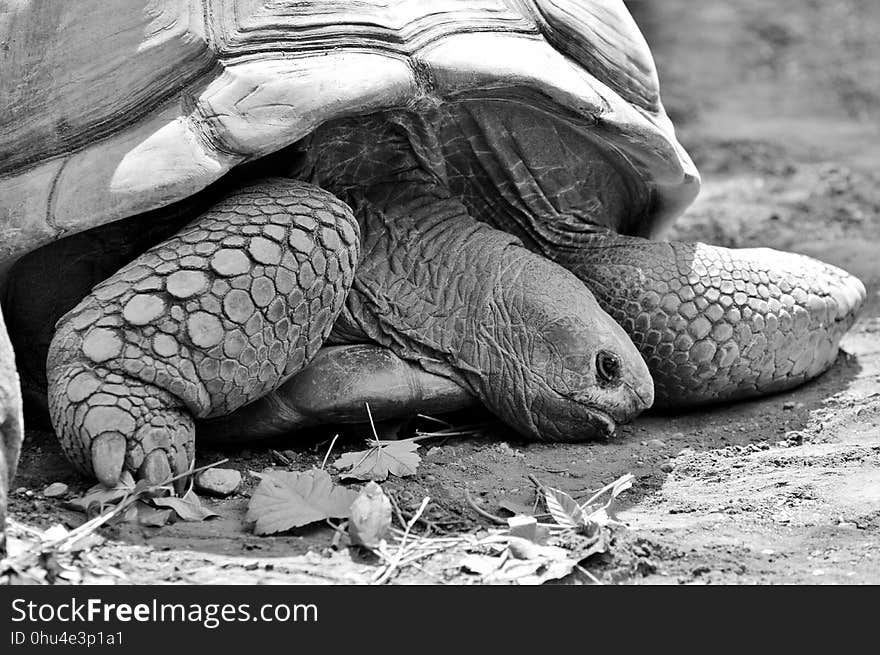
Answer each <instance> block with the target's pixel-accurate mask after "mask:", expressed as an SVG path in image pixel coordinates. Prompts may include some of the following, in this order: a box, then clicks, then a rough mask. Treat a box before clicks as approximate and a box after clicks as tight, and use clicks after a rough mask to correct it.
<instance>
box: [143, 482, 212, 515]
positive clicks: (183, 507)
mask: <svg viewBox="0 0 880 655" xmlns="http://www.w3.org/2000/svg"><path fill="white" fill-rule="evenodd" d="M152 503H153V504H154V505H155V506H157V507H168V508H170V509H173V510H174V511H175V513H176V514H177V515H178V516H179V517H180V518H181V519H183V520H184V521H204V520H205V519H209V518H211V517H212V516H219V514H217V512H212V511H211V510H209V509H208V508H207V507H204V506H202V501H201V500H199V497H198V496H197V495H196V494H195V493H194V492H193V491H192V489H190V490H189V491H187V492H186V495H185V496H184V497H183V498H175V497H174V496H170V497H168V498H153V499H152Z"/></svg>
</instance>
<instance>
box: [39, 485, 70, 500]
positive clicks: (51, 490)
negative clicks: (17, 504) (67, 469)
mask: <svg viewBox="0 0 880 655" xmlns="http://www.w3.org/2000/svg"><path fill="white" fill-rule="evenodd" d="M66 493H67V485H66V484H64V483H63V482H53V483H52V484H50V485H49V486H48V487H46V488H45V489H43V495H44V496H45V497H46V498H60V497H61V496H63V495H64V494H66Z"/></svg>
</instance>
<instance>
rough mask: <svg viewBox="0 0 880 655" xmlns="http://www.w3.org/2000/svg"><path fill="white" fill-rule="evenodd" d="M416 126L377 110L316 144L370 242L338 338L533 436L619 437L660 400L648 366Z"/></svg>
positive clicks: (322, 135) (328, 181)
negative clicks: (426, 377) (610, 366)
mask: <svg viewBox="0 0 880 655" xmlns="http://www.w3.org/2000/svg"><path fill="white" fill-rule="evenodd" d="M410 127H411V126H410V125H405V124H403V122H402V121H401V120H400V119H399V117H395V119H392V120H390V121H389V120H380V119H379V118H378V117H376V118H375V119H374V120H369V121H366V122H364V123H361V124H359V125H356V126H355V125H352V124H340V125H336V126H329V127H328V129H326V130H322V131H319V133H318V134H316V135H315V137H314V139H313V141H312V143H311V152H312V153H314V156H313V157H312V158H311V162H312V167H311V170H310V178H309V179H310V181H311V182H313V183H315V184H318V185H319V186H321V187H322V188H326V189H329V190H331V191H333V192H334V193H335V194H337V195H338V196H339V197H341V198H343V199H344V200H345V201H346V202H347V203H348V204H349V205H350V206H351V207H352V209H353V210H354V214H355V216H356V217H357V219H358V222H359V224H360V229H361V237H362V242H363V250H362V256H361V260H360V263H359V265H358V269H357V273H356V276H355V281H354V285H353V287H352V290H351V292H350V293H349V295H348V299H347V301H346V306H345V309H344V310H343V313H342V315H341V316H340V318H339V319H338V320H337V322H336V325H335V327H334V332H333V334H332V335H331V341H332V342H336V343H345V342H358V341H360V342H363V341H369V342H373V343H378V344H380V345H383V346H385V347H387V348H389V349H391V350H392V351H393V352H395V353H396V354H397V355H398V356H400V357H402V358H404V359H406V360H410V361H415V362H417V363H418V364H419V365H420V366H421V367H422V368H423V369H425V370H427V371H430V372H432V373H436V374H439V375H442V376H445V377H449V378H452V379H454V380H456V381H457V382H459V383H460V384H461V385H462V386H464V387H465V388H467V389H469V390H470V391H471V392H472V393H473V394H474V395H475V396H476V397H477V398H479V399H480V400H481V401H482V402H483V403H484V404H485V405H486V406H487V407H488V408H489V409H491V410H492V411H493V412H494V413H496V414H497V415H499V416H500V417H501V418H502V419H503V420H504V421H505V422H506V423H508V424H509V425H512V426H515V427H516V428H517V429H518V430H519V431H520V432H521V433H522V434H524V435H526V436H530V437H532V438H539V439H548V440H578V439H586V438H590V437H595V436H597V435H603V436H607V435H608V434H610V432H612V431H613V429H614V427H615V425H616V424H617V423H623V422H627V421H629V420H631V419H632V418H633V417H634V416H635V415H636V414H638V413H639V412H641V411H642V410H643V409H645V408H647V407H649V406H650V404H651V402H652V401H653V388H652V383H651V380H650V375H649V374H648V371H647V368H646V367H645V365H644V362H643V361H642V359H641V358H640V357H639V355H638V353H637V352H636V351H635V350H634V349H633V348H632V344H631V342H630V341H629V339H628V337H627V336H626V335H625V333H624V332H623V331H622V330H621V329H620V328H619V326H618V325H617V324H616V323H615V322H614V321H613V320H611V319H610V318H609V317H608V316H607V315H606V314H605V313H604V312H602V311H601V310H600V309H599V307H598V305H597V304H596V302H595V299H594V298H593V296H592V294H590V292H589V291H588V290H587V289H586V287H584V286H583V284H581V283H580V282H579V281H578V280H577V279H576V278H575V277H574V276H573V275H572V274H571V273H569V272H568V271H566V270H565V269H563V268H562V267H560V266H558V265H556V264H554V263H553V262H551V261H549V260H547V259H545V258H543V257H540V256H538V255H536V254H534V253H533V252H531V251H530V250H528V249H527V248H525V247H523V245H522V243H521V242H520V241H519V240H518V239H517V238H516V237H515V236H513V235H511V234H509V233H506V232H502V231H500V230H497V229H495V228H492V227H490V226H489V225H487V224H486V223H485V222H480V221H477V220H475V219H474V218H473V217H472V216H471V215H470V214H469V212H468V209H467V207H466V206H465V205H464V204H463V203H462V202H461V200H460V199H459V198H457V197H455V196H454V195H453V194H451V193H450V192H449V190H448V189H447V188H446V187H445V186H444V185H443V184H441V181H440V178H439V176H438V174H437V171H436V170H435V169H433V168H432V161H431V156H432V152H436V150H433V149H431V148H429V147H426V145H425V141H416V142H415V143H416V145H415V146H413V141H411V140H410V138H409V136H408V135H409V132H408V131H407V128H410ZM426 135H427V134H423V136H426ZM429 145H430V144H429ZM433 163H437V160H434V162H433ZM604 357H609V358H613V360H614V362H616V363H617V364H618V365H619V375H618V376H616V377H615V379H614V380H611V381H606V380H603V379H601V376H600V375H599V373H598V371H597V363H596V362H597V361H598V360H599V359H602V358H604ZM603 361H604V360H603Z"/></svg>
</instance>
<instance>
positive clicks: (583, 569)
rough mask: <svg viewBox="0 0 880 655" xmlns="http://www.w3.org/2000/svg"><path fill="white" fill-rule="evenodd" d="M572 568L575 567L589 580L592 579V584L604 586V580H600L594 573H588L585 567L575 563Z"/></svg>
mask: <svg viewBox="0 0 880 655" xmlns="http://www.w3.org/2000/svg"><path fill="white" fill-rule="evenodd" d="M574 568H576V569H577V570H578V571H580V572H581V573H583V574H584V575H585V576H587V577H588V578H589V579H590V580H592V581H593V584H597V585H601V586H605V583H604V582H602V581H601V580H600V579H599V578H597V577H596V576H595V575H593V574H592V573H590V572H589V571H587V569H585V568H584V567H583V566H581V565H580V564H576V565H575V567H574Z"/></svg>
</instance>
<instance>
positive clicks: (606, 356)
mask: <svg viewBox="0 0 880 655" xmlns="http://www.w3.org/2000/svg"><path fill="white" fill-rule="evenodd" d="M596 375H597V377H598V378H599V381H600V382H602V383H604V384H617V383H618V382H620V359H619V358H618V357H617V355H615V354H614V353H610V352H608V351H607V350H600V351H599V354H598V355H596Z"/></svg>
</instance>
